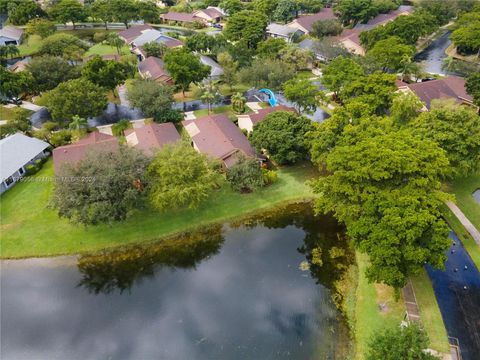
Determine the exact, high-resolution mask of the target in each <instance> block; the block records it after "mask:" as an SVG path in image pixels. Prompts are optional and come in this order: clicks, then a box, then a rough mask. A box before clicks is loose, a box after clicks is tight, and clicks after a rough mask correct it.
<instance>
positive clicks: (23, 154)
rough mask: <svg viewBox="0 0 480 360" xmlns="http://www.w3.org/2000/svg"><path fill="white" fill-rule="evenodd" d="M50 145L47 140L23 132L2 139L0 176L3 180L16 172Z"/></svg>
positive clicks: (0, 142) (0, 145)
mask: <svg viewBox="0 0 480 360" xmlns="http://www.w3.org/2000/svg"><path fill="white" fill-rule="evenodd" d="M49 146H50V145H49V144H48V143H46V142H45V141H42V140H39V139H36V138H31V137H28V136H26V135H23V134H21V133H16V134H13V135H10V136H8V137H6V138H4V139H2V140H0V160H1V161H0V177H1V180H2V181H3V180H5V179H8V177H10V176H12V175H13V174H15V172H16V171H17V170H18V169H20V168H21V167H22V166H24V165H26V164H28V163H29V162H30V161H31V160H32V159H33V158H34V157H36V156H37V155H38V154H40V153H41V152H42V151H43V150H45V149H47V148H48V147H49Z"/></svg>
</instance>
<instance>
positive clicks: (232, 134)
mask: <svg viewBox="0 0 480 360" xmlns="http://www.w3.org/2000/svg"><path fill="white" fill-rule="evenodd" d="M182 124H183V126H184V127H185V130H186V131H187V133H188V135H189V136H190V138H191V139H192V145H193V147H194V148H195V149H196V150H197V151H199V152H200V153H202V154H206V155H208V156H209V157H210V158H213V159H218V160H220V161H222V163H223V165H224V166H225V167H226V168H230V167H231V166H232V165H234V164H235V162H236V161H237V156H238V155H239V154H243V155H244V156H247V157H254V156H255V150H254V149H253V147H252V146H251V145H250V142H249V141H248V139H247V137H246V136H245V135H244V134H243V133H242V131H241V130H240V129H239V128H238V127H237V126H236V125H235V124H234V123H233V122H232V121H230V119H229V118H228V116H227V115H226V114H218V115H209V116H205V117H202V118H198V119H194V120H185V121H183V122H182Z"/></svg>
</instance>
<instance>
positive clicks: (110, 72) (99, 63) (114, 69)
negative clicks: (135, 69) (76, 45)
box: [82, 55, 132, 91]
mask: <svg viewBox="0 0 480 360" xmlns="http://www.w3.org/2000/svg"><path fill="white" fill-rule="evenodd" d="M131 74H132V69H131V67H130V65H129V64H127V63H120V62H117V61H113V60H103V59H102V58H101V57H100V56H98V55H97V56H94V57H93V58H92V59H91V60H89V61H88V62H87V63H86V64H85V66H84V67H83V69H82V75H83V76H84V77H85V78H86V79H88V80H89V81H91V82H92V83H94V84H96V85H98V86H101V87H103V88H105V89H107V90H112V91H113V90H114V89H115V88H116V87H117V86H118V85H120V84H123V83H124V82H125V80H127V78H128V77H129V76H130V75H131Z"/></svg>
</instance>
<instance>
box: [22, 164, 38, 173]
mask: <svg viewBox="0 0 480 360" xmlns="http://www.w3.org/2000/svg"><path fill="white" fill-rule="evenodd" d="M25 170H26V174H27V176H31V175H34V174H36V173H37V172H38V170H40V169H39V168H38V167H37V166H35V165H33V164H30V165H27V166H25Z"/></svg>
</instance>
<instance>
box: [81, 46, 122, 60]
mask: <svg viewBox="0 0 480 360" xmlns="http://www.w3.org/2000/svg"><path fill="white" fill-rule="evenodd" d="M116 54H118V52H117V48H116V47H115V46H110V45H107V44H102V43H99V44H95V45H93V46H92V47H91V48H90V49H88V50H87V52H86V53H85V55H84V57H89V56H91V55H100V56H103V55H116ZM128 54H130V49H129V48H128V46H127V45H125V46H124V47H123V48H122V51H121V55H128Z"/></svg>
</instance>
